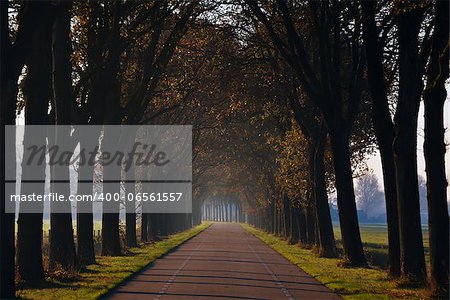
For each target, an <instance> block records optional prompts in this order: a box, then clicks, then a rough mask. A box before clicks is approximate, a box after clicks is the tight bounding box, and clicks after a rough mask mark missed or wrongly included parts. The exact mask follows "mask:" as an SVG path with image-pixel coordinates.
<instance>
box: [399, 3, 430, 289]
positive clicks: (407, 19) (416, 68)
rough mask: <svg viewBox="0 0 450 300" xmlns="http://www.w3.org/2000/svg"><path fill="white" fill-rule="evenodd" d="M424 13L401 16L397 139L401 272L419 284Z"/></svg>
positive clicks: (423, 271)
mask: <svg viewBox="0 0 450 300" xmlns="http://www.w3.org/2000/svg"><path fill="white" fill-rule="evenodd" d="M422 16H423V14H422V13H421V12H419V11H418V10H415V9H413V10H411V11H408V12H404V13H401V14H400V15H399V17H398V42H399V99H398V103H397V109H396V113H395V139H394V159H395V169H396V181H397V204H398V216H399V226H400V227H399V232H400V257H401V273H402V277H404V278H405V279H407V280H411V281H412V282H415V283H419V284H422V283H424V282H425V280H426V269H425V257H424V250H423V240H422V228H421V222H420V204H419V203H420V202H419V187H418V178H417V117H418V112H419V104H420V95H421V92H422V71H421V66H420V59H419V55H418V33H419V28H420V24H421V21H422Z"/></svg>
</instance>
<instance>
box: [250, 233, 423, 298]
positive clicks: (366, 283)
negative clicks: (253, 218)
mask: <svg viewBox="0 0 450 300" xmlns="http://www.w3.org/2000/svg"><path fill="white" fill-rule="evenodd" d="M243 226H244V228H246V229H247V230H248V231H250V232H251V233H252V234H254V235H255V236H256V237H258V238H259V239H261V240H262V241H264V242H265V243H266V244H268V245H269V246H270V247H272V248H273V249H275V250H276V251H277V252H279V253H280V254H282V255H283V256H284V257H286V258H287V259H288V260H289V261H290V262H292V263H294V264H295V265H297V266H298V267H300V268H301V269H303V270H304V271H305V272H307V273H308V274H310V275H312V276H314V278H316V279H317V280H319V281H320V282H322V283H323V284H325V285H326V286H327V287H328V288H330V289H331V290H333V291H335V292H337V293H339V294H340V295H342V297H343V298H345V299H393V298H394V299H395V298H408V299H411V298H413V299H424V298H428V297H429V294H428V292H427V291H426V290H425V289H404V288H399V287H398V286H397V282H395V281H393V280H388V278H387V274H386V272H385V271H384V270H382V269H380V268H379V267H378V266H371V267H370V268H368V269H366V268H346V267H342V266H340V263H341V262H342V261H341V260H340V259H336V258H320V257H318V256H317V255H316V254H315V253H314V251H313V250H311V249H302V248H300V247H299V246H298V245H289V244H288V243H287V242H286V241H285V240H283V239H282V238H280V237H277V236H274V235H271V234H268V233H265V232H263V231H260V230H258V229H255V228H254V227H251V226H248V225H243ZM335 229H336V228H335ZM335 234H336V235H337V236H339V235H340V233H339V231H338V230H335ZM361 235H362V238H363V241H364V242H365V243H373V244H374V245H371V247H372V248H375V249H377V250H378V249H381V250H378V251H380V252H382V253H383V252H384V253H386V254H387V248H386V244H385V243H384V241H387V237H385V238H383V236H384V235H385V229H382V228H373V227H367V228H366V227H365V226H363V227H362V228H361ZM366 245H367V244H366ZM367 250H369V251H371V250H370V247H369V248H368V249H367Z"/></svg>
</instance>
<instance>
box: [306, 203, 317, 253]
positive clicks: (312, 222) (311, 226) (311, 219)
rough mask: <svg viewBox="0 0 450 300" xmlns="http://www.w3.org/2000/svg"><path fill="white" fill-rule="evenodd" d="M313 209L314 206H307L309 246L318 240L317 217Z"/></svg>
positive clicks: (307, 241)
mask: <svg viewBox="0 0 450 300" xmlns="http://www.w3.org/2000/svg"><path fill="white" fill-rule="evenodd" d="M313 209H314V208H313V207H312V206H308V207H307V208H306V243H307V244H308V245H309V246H312V245H314V243H315V242H316V218H315V213H314V210H313Z"/></svg>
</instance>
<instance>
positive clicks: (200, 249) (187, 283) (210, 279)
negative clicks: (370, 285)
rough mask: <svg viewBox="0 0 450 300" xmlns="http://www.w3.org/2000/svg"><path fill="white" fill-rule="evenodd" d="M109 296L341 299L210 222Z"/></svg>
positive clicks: (246, 238) (232, 227) (234, 228)
mask: <svg viewBox="0 0 450 300" xmlns="http://www.w3.org/2000/svg"><path fill="white" fill-rule="evenodd" d="M108 298H109V299H155V300H156V299H183V300H184V299H283V300H292V299H341V298H340V297H339V296H337V295H336V294H334V293H332V292H331V291H330V290H329V289H328V288H326V287H325V286H323V285H322V284H321V283H319V282H318V281H317V280H315V279H314V278H313V277H311V276H309V275H308V274H306V273H305V272H304V271H302V270H301V269H299V268H298V267H297V266H295V265H293V264H291V263H290V262H289V261H287V260H286V259H285V258H284V257H282V256H281V255H280V254H278V253H277V252H275V251H274V250H273V249H271V248H270V247H269V246H267V245H266V244H264V243H263V242H261V241H260V240H259V239H258V238H256V237H254V236H253V235H252V234H250V233H249V232H247V231H246V230H245V229H243V228H242V227H241V226H240V225H239V224H232V223H215V224H213V225H212V226H210V227H209V228H207V229H206V230H204V231H203V232H201V233H200V234H198V235H197V236H195V237H194V238H192V239H190V240H189V241H187V242H186V243H184V244H183V245H181V246H180V247H178V248H177V249H176V250H174V251H172V252H170V253H169V254H167V255H165V256H164V257H162V258H160V259H157V260H156V261H155V262H153V263H152V264H151V265H150V266H149V267H148V268H146V269H145V270H143V271H142V272H140V273H138V274H135V275H134V276H133V277H132V278H131V279H130V280H128V281H126V282H125V283H124V284H122V285H121V286H119V287H118V288H117V289H116V290H115V291H113V292H112V293H111V294H109V295H108Z"/></svg>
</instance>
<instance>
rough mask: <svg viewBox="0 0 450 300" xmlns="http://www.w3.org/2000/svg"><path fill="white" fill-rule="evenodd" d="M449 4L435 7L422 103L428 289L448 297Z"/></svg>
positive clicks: (440, 2) (439, 4)
mask: <svg viewBox="0 0 450 300" xmlns="http://www.w3.org/2000/svg"><path fill="white" fill-rule="evenodd" d="M448 11H449V3H448V2H447V1H438V2H436V5H435V20H434V23H435V25H434V26H435V27H434V35H433V42H432V48H431V54H430V61H429V63H428V69H427V86H426V88H425V91H424V94H423V98H424V104H425V143H424V154H425V165H426V172H427V200H428V229H429V241H430V275H431V286H432V288H433V290H434V293H435V296H437V297H442V298H448V296H449V278H448V276H449V274H448V270H449V221H448V218H449V216H448V206H447V180H446V176H445V139H444V132H445V128H444V103H445V100H446V98H447V91H446V89H445V81H446V80H447V79H448V76H449V65H448V61H449V49H448V42H449V28H448V26H449V25H448V24H449V12H448Z"/></svg>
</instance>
